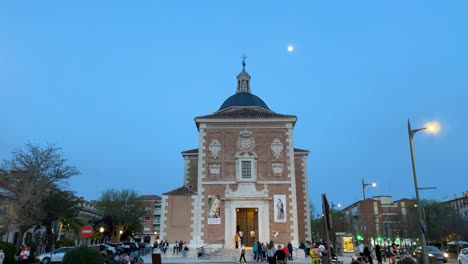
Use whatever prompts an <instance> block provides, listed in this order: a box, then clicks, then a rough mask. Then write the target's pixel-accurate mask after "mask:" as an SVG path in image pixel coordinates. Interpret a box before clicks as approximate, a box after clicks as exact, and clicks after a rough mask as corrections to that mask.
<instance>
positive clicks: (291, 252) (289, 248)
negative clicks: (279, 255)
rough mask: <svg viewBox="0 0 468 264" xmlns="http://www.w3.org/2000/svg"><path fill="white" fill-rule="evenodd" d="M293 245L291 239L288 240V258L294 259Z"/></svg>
mask: <svg viewBox="0 0 468 264" xmlns="http://www.w3.org/2000/svg"><path fill="white" fill-rule="evenodd" d="M293 250H294V249H293V246H292V244H291V241H289V242H288V251H289V255H288V260H291V261H292V260H293Z"/></svg>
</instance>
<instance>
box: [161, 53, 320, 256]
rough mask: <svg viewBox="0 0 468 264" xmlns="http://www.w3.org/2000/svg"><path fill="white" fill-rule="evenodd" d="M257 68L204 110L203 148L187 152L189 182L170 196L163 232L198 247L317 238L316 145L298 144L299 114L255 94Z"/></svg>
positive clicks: (163, 235)
mask: <svg viewBox="0 0 468 264" xmlns="http://www.w3.org/2000/svg"><path fill="white" fill-rule="evenodd" d="M250 80H251V77H250V75H249V74H248V73H247V72H246V71H245V61H244V62H243V69H242V72H241V73H240V74H239V75H238V76H237V88H236V93H235V94H234V95H232V96H231V97H229V98H227V99H226V100H225V101H224V103H223V104H222V105H221V107H220V108H219V110H218V111H216V112H214V113H213V114H209V115H204V116H198V117H196V118H195V123H196V125H197V128H198V133H199V137H198V138H199V140H198V148H196V149H192V150H187V151H183V152H182V156H183V158H184V163H185V166H184V185H183V186H182V187H180V188H178V189H175V190H172V191H169V192H166V193H164V194H163V196H162V205H161V212H162V215H161V229H160V238H161V239H163V240H166V239H167V240H168V241H169V242H170V243H173V242H174V241H176V240H182V241H186V242H187V244H188V245H189V247H190V248H198V247H201V246H203V245H206V244H211V243H218V244H219V243H221V244H223V245H224V247H226V248H235V247H236V244H238V243H236V241H242V244H244V245H245V246H247V247H250V246H252V245H253V243H254V242H257V241H261V242H269V241H270V240H273V241H274V242H275V243H280V244H286V243H288V242H289V241H291V242H292V243H293V245H294V246H298V245H299V243H300V241H306V240H311V231H310V211H309V193H308V176H307V156H308V154H309V151H307V150H302V149H298V148H295V147H294V140H293V132H294V126H295V123H296V121H297V117H296V116H294V115H286V114H279V113H275V112H273V111H272V110H270V109H269V108H268V106H267V105H266V103H265V102H264V101H263V100H262V99H260V98H259V97H257V96H255V95H254V94H252V93H251V90H250Z"/></svg>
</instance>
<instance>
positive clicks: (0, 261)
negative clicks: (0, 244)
mask: <svg viewBox="0 0 468 264" xmlns="http://www.w3.org/2000/svg"><path fill="white" fill-rule="evenodd" d="M4 259H5V253H3V249H0V264H3V260H4Z"/></svg>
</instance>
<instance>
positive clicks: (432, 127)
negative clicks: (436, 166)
mask: <svg viewBox="0 0 468 264" xmlns="http://www.w3.org/2000/svg"><path fill="white" fill-rule="evenodd" d="M421 130H426V131H428V132H431V133H437V132H438V131H439V125H438V124H437V123H430V124H427V125H426V126H425V127H423V128H418V129H411V124H410V121H409V119H408V137H409V144H410V151H411V165H412V167H413V180H414V191H415V192H416V205H417V211H418V221H419V223H420V224H421V258H422V263H423V264H429V257H428V255H427V247H426V234H425V233H426V225H425V223H424V221H423V217H422V209H421V201H420V200H419V189H420V188H419V187H418V177H417V176H416V164H415V161H414V150H413V136H414V134H416V133H417V132H418V131H421Z"/></svg>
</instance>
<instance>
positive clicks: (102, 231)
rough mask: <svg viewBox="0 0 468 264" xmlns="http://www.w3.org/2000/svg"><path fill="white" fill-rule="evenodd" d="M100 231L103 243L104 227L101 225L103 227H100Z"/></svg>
mask: <svg viewBox="0 0 468 264" xmlns="http://www.w3.org/2000/svg"><path fill="white" fill-rule="evenodd" d="M99 232H100V233H101V243H103V237H102V233H104V227H102V226H101V228H99Z"/></svg>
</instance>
